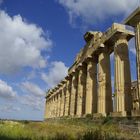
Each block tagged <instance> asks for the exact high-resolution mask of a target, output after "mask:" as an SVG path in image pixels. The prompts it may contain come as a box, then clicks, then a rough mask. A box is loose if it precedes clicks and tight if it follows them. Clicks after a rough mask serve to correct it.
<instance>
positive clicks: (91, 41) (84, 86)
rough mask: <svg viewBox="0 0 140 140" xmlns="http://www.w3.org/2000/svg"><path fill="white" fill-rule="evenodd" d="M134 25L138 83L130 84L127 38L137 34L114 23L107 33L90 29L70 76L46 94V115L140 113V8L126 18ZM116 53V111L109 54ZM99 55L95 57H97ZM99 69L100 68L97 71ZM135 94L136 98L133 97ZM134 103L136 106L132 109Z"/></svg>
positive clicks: (98, 115) (136, 114)
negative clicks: (113, 101) (113, 100)
mask: <svg viewBox="0 0 140 140" xmlns="http://www.w3.org/2000/svg"><path fill="white" fill-rule="evenodd" d="M125 23H126V24H128V25H131V26H133V27H135V32H136V55H137V74H138V83H137V86H135V87H133V86H132V87H131V75H130V64H129V55H128V54H129V53H128V41H129V40H130V39H131V38H132V37H133V36H134V33H133V32H132V31H130V30H127V29H126V27H125V26H124V25H122V24H117V23H114V24H113V25H112V26H111V27H110V28H109V29H107V31H106V32H104V33H103V32H93V31H89V32H87V33H86V34H85V36H84V38H85V40H86V45H85V46H84V48H82V49H81V50H80V52H79V53H78V55H77V57H76V60H75V62H74V64H73V65H72V66H71V67H70V68H69V71H68V76H66V77H65V80H63V81H61V82H60V83H59V84H58V85H57V86H56V87H54V88H53V89H52V90H48V94H47V96H46V109H45V118H56V117H63V116H72V117H76V116H78V117H81V116H83V115H84V116H85V115H86V114H92V115H93V116H94V117H100V116H106V115H111V116H113V117H118V116H121V117H122V116H127V115H130V114H131V113H132V116H139V114H140V113H139V112H140V97H139V95H140V90H139V89H140V8H138V9H137V10H136V11H134V13H133V14H132V15H131V16H130V17H129V18H128V19H127V20H126V21H125ZM112 52H114V56H115V76H114V77H115V82H114V83H115V94H114V95H115V105H114V106H115V110H114V112H113V104H112V88H111V71H110V54H111V53H112ZM95 58H96V59H95ZM97 69H98V71H97ZM132 97H133V98H132ZM132 104H133V108H132Z"/></svg>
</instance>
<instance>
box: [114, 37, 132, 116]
mask: <svg viewBox="0 0 140 140" xmlns="http://www.w3.org/2000/svg"><path fill="white" fill-rule="evenodd" d="M114 56H115V94H116V96H115V101H116V107H115V109H116V112H121V113H122V115H123V116H126V115H127V113H129V115H130V112H131V109H132V97H131V73H130V63H129V53H128V41H127V39H126V36H125V35H120V37H119V38H118V39H117V40H116V43H115V47H114Z"/></svg>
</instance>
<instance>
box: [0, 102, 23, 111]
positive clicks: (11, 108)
mask: <svg viewBox="0 0 140 140" xmlns="http://www.w3.org/2000/svg"><path fill="white" fill-rule="evenodd" d="M20 110H21V108H20V107H16V106H14V105H12V104H5V105H3V106H1V107H0V111H2V112H10V113H11V112H17V111H18V112H19V111H20Z"/></svg>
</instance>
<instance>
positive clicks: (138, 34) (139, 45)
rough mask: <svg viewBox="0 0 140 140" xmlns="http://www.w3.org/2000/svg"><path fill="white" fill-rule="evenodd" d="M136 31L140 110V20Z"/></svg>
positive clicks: (138, 104)
mask: <svg viewBox="0 0 140 140" xmlns="http://www.w3.org/2000/svg"><path fill="white" fill-rule="evenodd" d="M135 32H136V36H135V38H136V60H137V65H136V66H137V80H138V102H139V103H137V108H139V109H137V110H140V20H139V22H138V23H137V25H136V27H135Z"/></svg>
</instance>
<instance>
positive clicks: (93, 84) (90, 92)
mask: <svg viewBox="0 0 140 140" xmlns="http://www.w3.org/2000/svg"><path fill="white" fill-rule="evenodd" d="M85 113H86V114H93V113H97V61H96V60H95V59H93V58H89V59H88V60H87V80H86V110H85Z"/></svg>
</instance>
